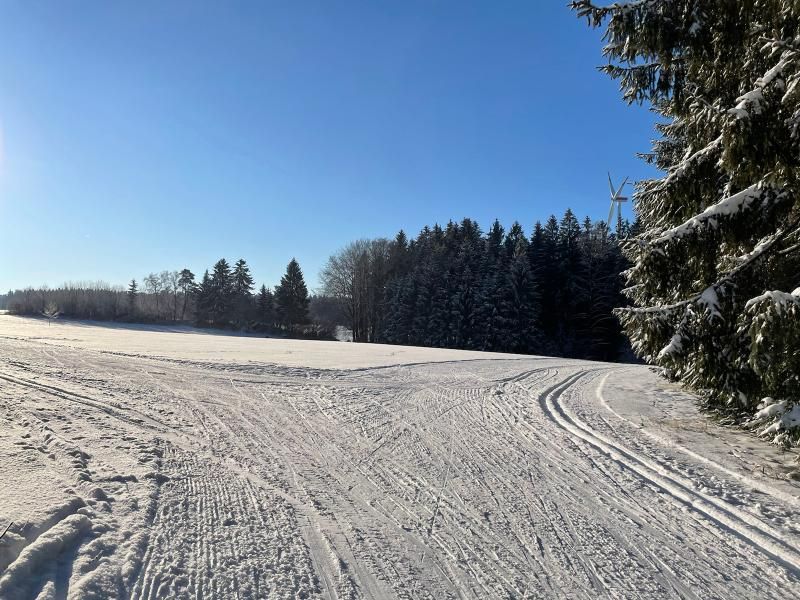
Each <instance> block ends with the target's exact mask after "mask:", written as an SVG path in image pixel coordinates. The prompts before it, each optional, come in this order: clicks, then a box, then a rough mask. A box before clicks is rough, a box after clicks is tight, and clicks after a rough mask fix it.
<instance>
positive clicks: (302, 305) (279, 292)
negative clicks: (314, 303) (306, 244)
mask: <svg viewBox="0 0 800 600" xmlns="http://www.w3.org/2000/svg"><path fill="white" fill-rule="evenodd" d="M308 302H309V300H308V288H307V287H306V282H305V280H304V279H303V271H302V270H301V269H300V264H299V263H298V262H297V260H295V259H294V258H293V259H292V260H291V261H289V264H288V265H287V266H286V274H285V275H284V276H283V277H281V282H280V285H278V287H276V288H275V305H276V309H277V312H278V316H279V317H280V319H281V322H282V323H283V324H284V325H285V326H286V328H287V329H288V330H289V332H290V333H293V332H294V330H295V327H296V326H297V325H305V324H306V323H308V320H309V319H308Z"/></svg>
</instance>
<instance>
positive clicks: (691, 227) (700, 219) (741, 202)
mask: <svg viewBox="0 0 800 600" xmlns="http://www.w3.org/2000/svg"><path fill="white" fill-rule="evenodd" d="M762 192H763V190H762V187H761V184H760V183H756V184H753V185H751V186H749V187H747V188H745V189H743V190H742V191H740V192H738V193H736V194H733V195H731V196H729V197H727V198H724V199H722V200H720V201H719V202H717V203H716V204H714V205H712V206H709V207H708V208H707V209H705V210H704V211H703V212H702V213H700V214H699V215H697V216H695V217H692V218H691V219H689V220H687V221H685V222H684V223H681V224H680V225H678V226H677V227H673V228H672V229H668V230H666V231H665V232H664V233H662V234H661V235H660V236H659V237H658V238H657V239H655V240H654V242H653V243H654V244H664V243H666V242H670V241H673V240H676V239H680V238H682V237H685V236H687V235H689V234H690V233H692V232H693V231H695V230H699V229H704V228H707V227H710V228H712V229H715V228H716V227H717V223H718V219H720V218H721V217H726V216H731V215H734V214H737V213H739V212H741V211H743V210H746V209H747V208H749V207H750V205H751V204H752V203H753V201H754V200H757V199H759V198H761V197H762V195H763V194H762Z"/></svg>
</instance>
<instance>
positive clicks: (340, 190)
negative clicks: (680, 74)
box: [0, 0, 653, 290]
mask: <svg viewBox="0 0 800 600" xmlns="http://www.w3.org/2000/svg"><path fill="white" fill-rule="evenodd" d="M565 4H566V0H541V1H532V0H519V1H510V0H507V1H504V2H495V1H488V0H487V1H483V2H457V1H437V0H426V1H415V0H404V1H402V2H400V1H396V2H389V1H364V2H356V1H347V2H345V1H341V2H339V1H320V2H309V1H302V0H298V1H296V2H267V1H266V0H265V1H256V2H248V3H222V2H213V3H212V2H209V3H206V4H203V3H200V2H173V1H170V2H161V1H158V2H156V1H145V2H142V1H136V2H133V1H131V2H99V1H96V2H60V1H55V0H52V1H49V2H28V1H27V0H24V1H19V2H14V1H9V0H4V1H2V2H0V244H2V255H1V256H0V289H3V290H5V289H8V288H12V287H21V286H25V285H40V284H43V283H47V284H49V285H51V286H52V285H56V284H59V283H62V282H64V281H68V280H71V281H76V280H98V279H102V280H105V281H108V282H110V283H118V284H124V283H126V282H127V281H128V280H130V278H131V277H136V278H137V279H141V277H142V276H143V275H145V274H147V273H148V272H150V271H161V270H164V269H180V268H182V267H185V266H186V267H189V268H191V269H192V270H193V271H194V272H195V273H196V274H198V275H200V274H201V273H202V271H203V269H204V268H206V267H209V266H210V265H211V264H212V263H213V262H214V261H215V260H216V259H218V258H219V257H221V256H225V257H227V258H228V259H230V260H236V259H237V258H239V257H244V258H245V259H247V260H248V262H249V263H250V264H251V267H252V269H253V272H254V275H255V277H256V280H257V281H258V283H262V282H264V283H267V284H268V285H274V284H275V283H277V281H278V280H279V278H280V275H281V273H282V272H283V270H284V268H285V265H286V263H287V262H288V260H289V259H290V258H291V257H292V256H296V257H297V259H298V260H299V261H300V264H301V266H302V267H303V269H304V271H305V273H306V278H307V280H308V282H309V284H310V285H311V286H312V287H313V286H316V284H317V273H318V270H319V268H320V267H321V265H322V264H323V263H324V262H325V260H326V258H327V257H328V255H330V254H331V253H332V252H333V251H334V250H336V249H337V248H339V247H341V246H342V245H343V244H345V243H347V242H348V241H350V240H353V239H356V238H360V237H378V236H393V235H394V234H395V233H396V231H397V230H398V229H400V228H403V229H405V230H406V231H407V232H408V233H409V235H415V234H416V233H417V232H418V231H419V229H420V228H421V227H422V226H423V225H425V224H432V223H434V222H439V223H446V222H447V221H448V220H449V219H455V220H458V219H461V218H463V217H464V216H469V217H472V218H474V219H477V220H478V221H479V222H480V224H481V225H482V226H483V227H484V229H486V228H488V226H489V224H490V223H491V221H492V220H494V219H495V218H499V219H500V220H501V222H503V223H504V224H505V225H506V226H508V225H510V224H511V222H512V221H514V220H519V221H520V222H521V223H522V224H523V225H524V227H525V230H526V232H528V231H530V229H531V226H532V225H533V223H534V222H535V221H536V220H544V219H545V218H546V217H547V216H548V215H549V214H550V213H553V212H554V213H557V214H558V215H559V216H560V215H561V214H562V213H563V211H564V210H565V209H566V208H567V207H568V206H569V207H572V208H573V210H574V211H575V212H576V213H578V215H579V216H580V217H583V216H584V215H587V214H588V215H590V216H592V217H593V218H596V219H605V218H606V215H607V210H608V192H607V183H606V171H607V170H611V172H612V174H614V175H617V176H621V175H623V174H625V175H630V176H632V177H634V178H642V177H646V176H650V175H651V174H652V171H650V170H649V168H648V167H647V166H646V165H644V164H642V163H641V162H640V161H638V160H637V159H636V158H635V153H636V152H638V151H647V150H648V149H649V145H650V144H649V140H650V139H651V138H652V137H653V133H652V129H651V127H652V122H653V117H652V115H651V114H650V113H648V112H647V111H646V110H645V109H643V108H637V107H627V106H626V105H625V104H624V103H622V102H621V101H620V100H619V93H618V90H617V86H616V83H614V82H612V81H610V80H608V79H607V78H606V77H605V76H604V75H602V74H600V73H598V72H597V71H596V69H595V67H596V66H597V65H599V64H602V62H603V58H602V56H601V42H600V39H599V37H600V36H599V32H594V31H591V30H589V29H588V28H587V26H586V23H585V22H582V21H578V20H577V19H576V18H575V16H574V14H573V13H571V12H570V11H569V10H568V9H567V8H566V6H565Z"/></svg>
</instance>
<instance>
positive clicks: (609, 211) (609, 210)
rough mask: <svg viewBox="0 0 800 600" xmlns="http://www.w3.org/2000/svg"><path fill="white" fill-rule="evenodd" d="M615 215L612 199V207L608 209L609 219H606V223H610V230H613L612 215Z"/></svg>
mask: <svg viewBox="0 0 800 600" xmlns="http://www.w3.org/2000/svg"><path fill="white" fill-rule="evenodd" d="M613 216H614V201H613V200H612V201H611V208H609V209H608V221H606V225H608V230H609V231H611V217H613Z"/></svg>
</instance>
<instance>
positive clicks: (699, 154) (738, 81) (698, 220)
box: [572, 0, 800, 441]
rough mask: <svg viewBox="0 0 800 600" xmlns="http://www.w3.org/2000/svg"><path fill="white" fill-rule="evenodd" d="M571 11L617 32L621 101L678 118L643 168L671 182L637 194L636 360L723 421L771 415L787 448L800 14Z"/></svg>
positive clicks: (769, 8)
mask: <svg viewBox="0 0 800 600" xmlns="http://www.w3.org/2000/svg"><path fill="white" fill-rule="evenodd" d="M572 6H573V8H574V9H575V10H576V11H577V14H578V15H579V16H581V17H586V18H587V19H588V20H589V22H590V24H591V25H593V26H595V27H600V26H605V30H606V31H605V41H606V46H605V48H604V50H603V52H604V54H605V55H606V57H607V58H608V59H609V63H608V65H606V66H604V67H602V70H603V71H605V72H606V73H607V74H609V75H610V76H611V77H613V78H615V79H617V80H619V82H620V87H621V90H622V95H623V98H624V99H625V100H626V101H628V102H649V103H650V104H651V105H652V106H653V107H654V109H655V110H656V111H657V112H658V113H659V114H660V115H661V116H662V117H663V118H664V119H665V122H664V123H663V124H661V125H659V126H658V130H659V132H660V134H661V138H660V139H659V140H657V141H656V142H655V144H654V147H653V151H652V153H651V154H649V155H645V159H646V160H648V161H650V162H652V163H654V164H655V165H656V166H658V167H659V168H660V169H662V170H663V171H666V175H665V176H664V177H661V178H658V179H653V180H649V181H644V182H641V183H640V184H638V186H637V191H636V194H635V207H636V211H637V215H638V217H639V218H640V220H641V222H640V228H641V229H640V233H639V234H638V237H637V238H636V239H634V240H630V241H629V242H628V243H626V245H625V251H626V254H627V255H628V256H629V258H630V259H631V260H632V261H633V263H634V265H633V267H632V268H631V269H630V270H629V271H628V272H627V278H628V284H629V286H628V288H627V294H628V295H629V297H630V298H631V299H632V300H633V302H634V304H635V306H634V307H631V308H625V309H622V310H620V312H619V314H620V317H621V319H622V321H623V324H624V326H625V330H626V332H627V333H628V335H629V336H630V338H631V341H632V344H633V347H634V349H635V351H636V352H637V353H638V354H639V355H640V356H642V357H644V358H645V359H646V360H648V361H649V362H652V363H656V364H659V365H663V366H664V367H666V368H668V369H669V370H670V372H671V373H672V374H673V375H674V376H676V377H678V378H680V379H682V380H683V381H684V382H686V383H687V384H689V385H691V386H693V387H694V388H695V389H697V390H700V391H702V392H703V393H704V394H705V396H706V398H707V400H708V402H709V404H710V405H711V406H713V407H717V408H724V409H726V410H731V411H734V412H736V413H738V414H740V415H742V416H744V417H752V416H753V415H755V414H756V412H757V411H758V410H759V407H761V408H762V409H766V410H765V412H758V415H757V416H756V419H757V420H759V419H762V418H771V417H769V415H775V416H777V417H778V419H779V420H778V421H776V422H775V423H774V424H773V425H772V427H773V428H772V429H769V431H771V432H773V433H774V432H778V434H779V435H778V439H780V440H783V441H786V440H787V439H788V434H787V433H786V431H785V430H786V429H788V427H789V426H790V425H791V420H790V419H789V418H788V417H785V415H784V416H783V417H782V416H780V415H782V414H784V413H786V414H788V411H789V410H791V407H792V406H793V405H796V404H797V403H798V402H800V385H799V384H800V369H798V364H797V358H796V357H797V356H800V320H798V317H797V307H799V306H800V202H799V201H798V183H799V182H798V178H799V177H800V169H798V167H799V166H800V164H799V163H800V135H799V134H800V38H798V37H797V31H798V25H800V8H798V5H797V3H796V2H793V1H791V0H753V1H748V2H730V1H727V0H708V1H707V2H702V3H698V2H696V1H695V0H675V1H672V2H633V3H622V4H613V5H610V6H608V7H597V6H595V5H593V4H592V2H590V1H589V0H580V1H576V2H573V3H572ZM772 403H775V406H774V407H773V408H769V407H768V406H766V405H768V404H772ZM796 412H797V413H800V409H798V410H797V411H796ZM798 416H799V417H800V414H798ZM799 420H800V419H799Z"/></svg>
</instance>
